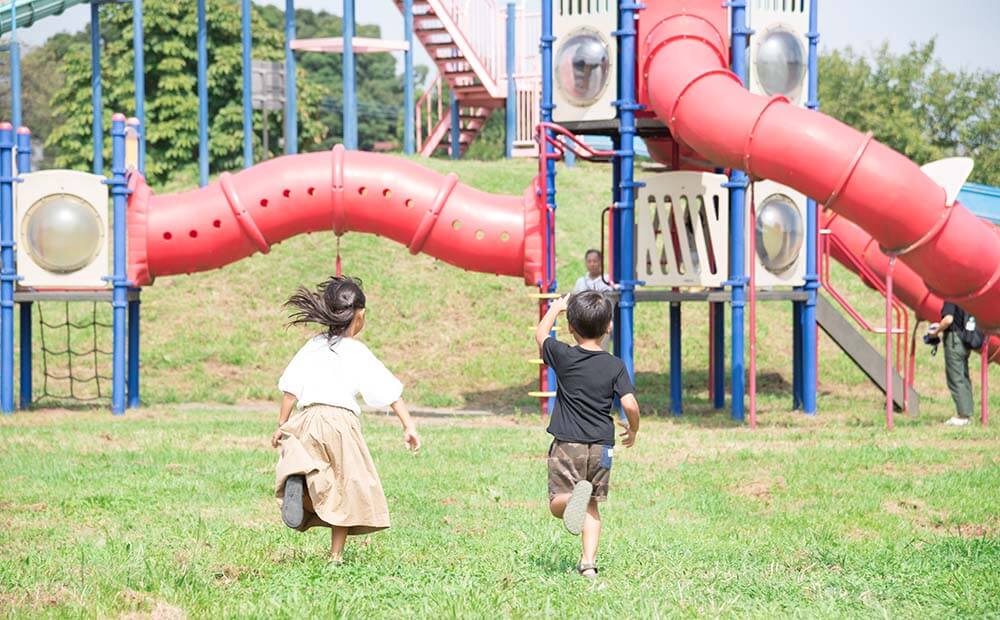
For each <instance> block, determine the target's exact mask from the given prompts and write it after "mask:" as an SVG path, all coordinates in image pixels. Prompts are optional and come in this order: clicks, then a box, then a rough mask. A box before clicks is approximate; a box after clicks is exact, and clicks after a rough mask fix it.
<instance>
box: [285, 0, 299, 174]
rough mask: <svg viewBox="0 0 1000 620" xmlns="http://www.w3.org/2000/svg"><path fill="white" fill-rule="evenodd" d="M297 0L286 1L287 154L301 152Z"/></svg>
mask: <svg viewBox="0 0 1000 620" xmlns="http://www.w3.org/2000/svg"><path fill="white" fill-rule="evenodd" d="M294 40H295V0H285V153H287V154H288V155H294V154H295V153H298V152H299V103H298V89H297V87H296V84H295V52H293V51H292V41H294Z"/></svg>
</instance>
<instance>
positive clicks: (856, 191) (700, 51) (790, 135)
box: [639, 0, 1000, 331]
mask: <svg viewBox="0 0 1000 620" xmlns="http://www.w3.org/2000/svg"><path fill="white" fill-rule="evenodd" d="M722 6H723V4H722V3H721V2H719V1H718V0H675V1H673V2H669V3H666V2H663V3H653V4H651V5H650V6H649V8H647V9H646V10H644V11H642V12H641V13H640V21H639V74H640V84H639V87H640V92H639V96H640V102H644V103H648V105H649V106H650V107H651V109H652V110H653V111H654V112H655V113H656V115H657V116H658V117H659V118H660V119H662V120H663V121H664V122H665V123H666V124H667V126H668V127H669V128H670V130H671V133H672V134H673V136H674V137H675V138H676V139H677V140H679V141H680V142H682V143H684V144H686V145H687V146H689V147H691V148H693V149H694V150H695V151H697V152H698V153H700V154H701V155H703V156H705V157H707V158H708V159H710V160H711V161H712V162H713V163H715V164H716V165H718V166H723V167H734V168H740V169H743V170H746V171H747V172H748V173H749V174H751V175H752V176H754V177H758V178H767V179H773V180H775V181H777V182H779V183H784V184H786V185H789V186H791V187H794V188H795V189H797V190H799V191H801V192H803V193H804V194H806V195H808V196H811V197H813V198H814V199H815V200H817V201H818V202H820V203H822V204H824V205H826V207H827V208H828V209H831V210H832V211H833V212H835V213H838V214H840V215H842V216H844V217H846V218H847V219H849V220H851V221H852V222H854V223H855V224H857V225H858V226H860V228H861V229H863V230H864V231H867V232H868V233H870V234H871V236H872V237H873V238H874V240H875V241H876V242H877V243H878V244H879V245H880V246H881V247H882V248H889V250H890V251H891V252H893V253H895V254H896V255H897V256H899V258H900V260H901V261H902V262H903V263H904V264H905V265H907V266H908V267H910V268H911V269H912V270H913V272H914V274H916V275H917V276H918V277H919V278H920V279H921V280H922V281H923V282H924V283H926V287H927V288H928V290H929V291H930V292H933V293H934V295H935V296H937V297H939V298H947V299H951V300H953V301H955V302H957V303H958V304H959V305H961V306H963V307H964V308H966V309H967V310H968V311H970V312H972V313H973V314H975V315H976V317H977V319H978V321H979V323H980V325H982V326H983V327H985V328H987V329H990V330H994V331H995V330H998V329H1000V236H998V230H997V228H995V227H994V226H992V225H990V224H987V223H986V222H983V221H981V220H979V219H978V218H976V216H975V215H973V214H972V213H971V212H970V211H968V210H967V209H966V208H964V207H963V206H961V205H960V204H958V203H955V204H954V205H953V206H948V205H946V197H945V190H944V189H942V188H941V187H940V186H938V185H937V184H935V183H934V181H932V180H931V179H930V178H929V177H928V176H927V175H925V174H924V173H923V172H922V171H921V170H920V168H918V167H917V165H916V164H914V163H913V162H911V161H910V160H909V159H907V158H906V157H904V156H903V155H901V154H899V153H897V152H896V151H894V150H892V149H890V148H889V147H887V146H885V145H883V144H880V143H879V142H877V141H875V140H873V139H872V137H871V135H870V134H869V135H865V134H862V133H859V132H858V131H856V130H854V129H852V128H850V127H848V126H847V125H844V124H843V123H841V122H839V121H836V120H834V119H832V118H830V117H828V116H825V115H823V114H820V113H817V112H814V111H811V110H806V109H803V108H799V107H797V106H793V105H791V104H789V103H788V102H787V100H786V99H785V98H784V97H773V98H771V99H767V98H765V97H761V96H759V95H755V94H752V93H751V92H749V91H748V90H746V89H745V88H744V87H743V84H742V83H741V82H740V80H739V78H737V77H736V75H734V74H733V73H732V72H731V71H729V69H728V67H729V53H728V45H727V40H728V37H727V36H726V35H724V34H723V33H725V32H726V30H725V29H724V27H722V28H720V23H721V24H722V25H723V26H724V24H725V9H724V8H722Z"/></svg>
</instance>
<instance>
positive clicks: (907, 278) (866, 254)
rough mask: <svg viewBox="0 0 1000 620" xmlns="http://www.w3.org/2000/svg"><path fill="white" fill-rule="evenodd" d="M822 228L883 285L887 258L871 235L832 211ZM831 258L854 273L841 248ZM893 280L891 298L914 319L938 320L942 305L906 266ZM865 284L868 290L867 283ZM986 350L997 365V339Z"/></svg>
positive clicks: (999, 346) (825, 215) (999, 353)
mask: <svg viewBox="0 0 1000 620" xmlns="http://www.w3.org/2000/svg"><path fill="white" fill-rule="evenodd" d="M822 225H823V226H824V227H825V228H828V229H829V230H830V232H831V234H833V235H836V236H837V237H838V238H839V239H840V240H841V241H842V242H843V243H844V245H846V246H847V248H848V249H849V251H850V252H851V253H852V254H853V255H854V256H856V257H858V258H860V259H861V261H862V262H863V263H864V264H865V265H866V266H867V267H868V268H869V269H871V270H872V271H873V272H874V273H875V274H876V275H877V276H878V277H879V278H881V280H882V281H883V282H884V281H885V276H886V274H887V273H888V271H889V257H888V256H886V255H885V254H883V253H882V251H881V250H880V249H879V247H878V244H877V243H876V242H875V240H874V239H872V237H871V235H869V234H868V233H866V232H865V231H863V230H861V229H860V228H859V227H858V226H857V225H856V224H852V223H851V222H849V221H847V220H846V219H844V218H843V217H840V216H838V215H837V214H835V213H833V212H831V211H825V212H824V213H823V222H822ZM831 255H832V256H833V258H835V259H837V261H838V262H839V263H840V264H842V265H844V266H846V267H847V268H848V269H851V270H852V271H854V269H852V267H851V265H852V262H851V260H850V258H849V257H847V256H843V255H841V253H840V248H838V247H837V246H834V247H833V248H832V251H831ZM855 273H856V274H857V275H858V276H859V277H862V278H863V277H864V276H863V275H862V274H860V273H857V272H856V271H855ZM892 279H893V291H894V294H895V295H896V297H898V298H899V300H900V301H902V302H903V303H904V304H906V305H907V306H909V307H910V308H911V309H912V310H913V312H914V313H915V314H916V315H917V318H919V319H921V320H923V321H928V322H936V321H938V320H939V319H940V318H941V304H943V303H944V301H943V300H942V299H941V298H940V297H938V296H937V295H935V294H934V293H932V292H931V291H930V290H929V289H928V288H927V285H926V284H924V281H923V279H921V278H920V276H918V275H917V274H916V272H914V271H913V270H912V269H910V268H909V267H908V266H906V264H904V263H899V262H897V263H896V267H895V268H894V269H893V272H892ZM866 284H868V285H869V286H871V284H870V283H868V282H866ZM989 347H990V351H989V359H990V361H991V362H993V363H1000V337H997V336H991V337H990V339H989Z"/></svg>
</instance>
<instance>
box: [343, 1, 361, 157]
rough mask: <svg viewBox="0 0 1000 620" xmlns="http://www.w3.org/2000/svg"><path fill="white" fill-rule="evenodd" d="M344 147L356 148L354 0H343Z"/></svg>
mask: <svg viewBox="0 0 1000 620" xmlns="http://www.w3.org/2000/svg"><path fill="white" fill-rule="evenodd" d="M343 23H344V57H343V61H344V65H343V72H344V148H346V149H357V148H358V102H357V98H356V89H357V83H356V77H355V71H354V69H355V67H354V26H355V23H354V0H344V22H343Z"/></svg>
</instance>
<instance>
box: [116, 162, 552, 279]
mask: <svg viewBox="0 0 1000 620" xmlns="http://www.w3.org/2000/svg"><path fill="white" fill-rule="evenodd" d="M129 187H130V188H131V189H132V190H133V191H132V195H131V197H130V198H129V209H128V258H129V260H128V265H129V271H128V274H129V280H131V281H132V282H133V283H134V284H135V285H136V286H144V285H148V284H151V283H152V282H153V280H154V279H155V278H156V277H157V276H166V275H171V274H178V273H193V272H196V271H207V270H210V269H216V268H218V267H222V266H223V265H227V264H229V263H232V262H234V261H237V260H239V259H241V258H244V257H246V256H249V255H251V254H253V253H254V252H261V253H263V254H266V253H268V251H270V248H271V246H272V245H273V244H275V243H279V242H281V241H283V240H285V239H288V238H289V237H292V236H295V235H299V234H302V233H306V232H318V231H333V232H336V233H338V234H342V233H345V232H347V231H356V232H367V233H374V234H377V235H381V236H384V237H388V238H390V239H393V240H395V241H398V242H399V243H402V244H404V245H406V247H407V248H409V250H410V253H411V254H417V253H418V252H426V253H427V254H430V255H431V256H434V257H436V258H439V259H441V260H443V261H445V262H447V263H450V264H452V265H455V266H457V267H462V268H464V269H468V270H471V271H480V272H484V273H495V274H498V275H506V276H516V277H522V278H524V281H525V283H526V284H528V285H534V284H536V283H537V282H538V281H539V280H540V279H541V278H542V268H543V264H544V263H543V261H544V255H543V244H542V239H543V216H542V211H541V206H540V205H539V203H537V202H536V195H537V192H536V185H535V184H534V183H532V184H531V185H530V186H529V187H528V188H527V189H526V190H525V192H524V194H523V196H520V197H518V196H502V195H497V194H489V193H486V192H481V191H479V190H476V189H472V188H470V187H468V186H466V185H462V184H461V183H459V182H458V178H457V177H456V176H455V175H454V174H448V175H440V174H438V173H436V172H432V171H430V170H427V169H426V168H423V167H422V166H419V165H417V164H415V163H412V162H410V161H407V160H405V159H400V158H396V157H391V156H388V155H378V154H374V153H364V152H359V151H346V150H345V149H344V148H343V147H342V146H340V145H338V146H336V147H334V149H333V150H332V151H327V152H322V153H308V154H304V155H288V156H285V157H279V158H276V159H273V160H270V161H266V162H263V163H260V164H257V165H256V166H253V167H251V168H248V169H246V170H243V171H241V172H238V173H236V174H228V173H223V174H222V175H221V176H220V177H219V180H218V181H216V182H214V183H212V184H211V185H208V186H206V187H203V188H201V189H196V190H192V191H187V192H180V193H176V194H166V195H162V196H154V195H153V192H152V190H151V189H150V188H149V186H148V185H147V184H146V181H145V179H144V178H143V177H142V175H140V174H136V173H133V174H132V176H131V177H130V179H129Z"/></svg>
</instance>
